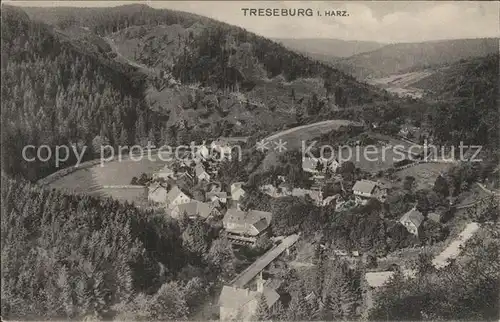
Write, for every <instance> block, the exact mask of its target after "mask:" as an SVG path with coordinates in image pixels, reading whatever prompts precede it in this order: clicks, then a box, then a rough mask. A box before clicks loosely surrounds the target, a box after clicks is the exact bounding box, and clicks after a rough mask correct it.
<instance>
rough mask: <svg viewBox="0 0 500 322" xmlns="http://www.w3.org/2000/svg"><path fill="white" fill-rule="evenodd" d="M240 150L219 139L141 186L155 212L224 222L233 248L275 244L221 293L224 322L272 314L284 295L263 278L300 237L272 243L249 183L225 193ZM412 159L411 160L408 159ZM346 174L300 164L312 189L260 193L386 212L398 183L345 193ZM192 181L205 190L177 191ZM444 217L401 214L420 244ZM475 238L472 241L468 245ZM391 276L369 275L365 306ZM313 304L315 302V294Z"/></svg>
mask: <svg viewBox="0 0 500 322" xmlns="http://www.w3.org/2000/svg"><path fill="white" fill-rule="evenodd" d="M408 133H409V132H408V129H407V128H403V129H402V130H401V131H400V135H401V136H402V137H404V138H405V141H406V143H410V142H411V141H408V140H407V139H406V137H407V136H408ZM239 143H242V144H244V143H246V139H245V138H219V139H217V140H215V141H214V142H212V143H211V144H210V145H200V146H198V147H197V149H196V153H195V154H192V155H190V156H189V155H187V154H186V156H187V158H185V159H181V160H175V161H173V162H171V163H170V164H167V165H165V166H164V167H163V168H162V169H160V170H159V171H158V172H155V173H153V174H150V175H145V176H144V177H148V179H147V180H146V182H145V183H143V184H145V185H146V187H147V199H148V203H149V206H150V207H154V208H156V209H161V210H162V211H164V212H165V214H167V215H168V216H170V217H172V218H175V219H178V220H182V218H191V219H193V218H198V219H202V220H204V221H214V220H215V221H221V222H222V226H223V236H225V238H227V239H228V240H229V241H230V242H231V243H232V244H233V247H236V248H237V247H250V248H252V247H254V246H255V245H256V244H257V243H258V242H259V240H260V239H262V238H270V239H271V240H272V241H273V244H272V246H271V248H270V249H269V250H267V252H266V253H264V254H263V255H262V256H261V257H259V258H257V259H256V260H255V261H254V262H253V263H252V264H251V265H250V266H248V267H247V268H246V269H245V270H243V271H242V272H240V273H239V275H238V276H237V277H236V278H235V279H234V280H233V281H232V282H231V283H230V284H229V285H225V286H224V287H223V288H222V290H221V294H220V298H219V301H218V304H219V305H220V309H219V316H220V318H221V319H222V320H227V319H234V318H236V317H237V318H238V319H243V320H248V319H251V318H252V316H253V314H254V313H255V310H256V308H257V302H258V299H259V297H260V296H261V295H263V296H264V297H265V299H266V301H267V305H268V307H272V306H273V305H274V303H276V302H277V301H278V299H279V298H280V295H279V294H278V293H277V290H276V289H277V286H278V285H279V283H278V284H276V283H277V280H276V279H273V278H268V280H264V279H263V273H266V272H267V269H268V268H269V267H270V263H271V262H273V261H275V260H276V259H277V258H279V257H280V256H281V255H282V254H283V253H286V254H288V255H289V254H290V251H291V250H294V251H295V252H296V251H297V249H296V248H294V247H295V246H294V245H295V244H296V243H297V241H298V240H299V239H300V234H292V235H289V236H274V235H273V232H272V229H271V225H272V220H273V213H272V212H268V211H260V210H257V209H248V208H247V209H244V208H243V207H242V206H241V200H242V199H243V198H244V197H245V194H246V193H247V192H246V191H245V190H246V183H245V182H231V184H230V185H229V186H227V187H224V186H223V185H222V184H221V183H220V182H218V181H217V177H218V172H219V171H220V169H219V167H220V166H221V164H223V163H221V162H220V161H221V160H230V159H231V157H232V154H231V153H232V148H233V146H234V145H236V144H239ZM416 146H417V147H418V149H417V150H418V151H419V152H418V153H415V149H413V150H411V149H408V150H404V149H403V152H406V153H408V155H409V157H408V159H410V156H411V160H415V158H420V159H419V160H421V159H423V157H424V156H423V154H422V152H421V151H423V149H422V147H421V146H420V145H418V144H416ZM410 150H411V151H410ZM214 151H215V153H214ZM410 153H413V154H412V155H410ZM412 163H413V164H419V162H418V161H417V162H408V163H402V164H403V166H401V168H402V169H404V168H407V167H408V164H410V165H411V164H412ZM341 166H342V164H341V163H340V162H339V161H338V160H337V159H333V160H331V159H325V158H314V157H308V158H302V164H301V168H302V171H303V172H305V173H307V174H308V176H310V178H311V179H312V181H313V183H312V184H311V186H310V187H309V188H303V187H293V186H290V185H289V184H287V182H286V178H285V176H283V175H279V176H278V177H277V180H275V181H274V182H273V183H268V184H263V185H261V186H260V187H259V190H260V192H261V193H263V194H265V195H267V196H269V197H270V198H273V199H276V198H283V197H287V196H288V197H290V196H291V197H298V198H306V199H307V200H309V201H310V202H311V203H312V204H314V205H316V206H317V207H329V206H332V205H334V209H335V211H339V212H343V211H344V212H346V211H350V210H352V209H355V208H357V207H363V206H366V205H367V204H368V203H369V202H370V201H371V200H376V201H378V202H379V203H381V204H384V203H385V202H386V200H387V197H388V193H389V191H391V189H393V183H392V182H391V181H390V180H388V179H386V178H384V177H380V176H376V175H372V176H371V177H369V178H363V179H359V180H356V181H355V182H354V184H353V185H352V187H350V188H348V189H345V187H344V180H343V178H342V175H341V174H339V169H340V167H341ZM186 180H187V181H188V182H191V183H193V185H196V186H197V187H202V189H199V190H198V191H196V192H195V193H193V192H192V191H189V189H184V188H183V187H182V184H178V182H179V181H186ZM133 181H135V183H136V182H137V179H136V178H135V179H134V180H133ZM327 184H337V185H338V186H339V187H340V191H338V193H335V194H330V195H328V196H326V197H324V196H323V191H324V187H325V185H327ZM448 202H449V203H450V204H451V203H452V198H449V201H448ZM442 215H443V211H441V212H431V213H427V214H425V215H424V214H423V213H422V211H420V210H418V209H417V208H416V204H415V205H414V206H413V207H411V209H410V210H408V211H406V212H405V213H403V214H402V215H401V217H400V218H399V219H397V222H399V223H400V224H401V225H402V226H403V227H404V228H405V229H406V230H407V232H408V233H409V234H411V235H413V236H415V238H418V236H419V232H421V230H422V227H421V226H422V223H423V222H424V221H426V220H431V221H434V222H436V223H439V222H440V220H441V216H442ZM468 228H470V229H471V231H472V232H474V231H475V230H477V227H476V226H473V227H468ZM468 228H466V230H467V229H468ZM471 235H472V234H471V233H468V235H467V236H468V237H467V238H469V237H470V236H471ZM465 240H466V239H465ZM465 240H462V242H464V241H465ZM320 246H321V247H323V248H326V247H327V246H325V245H320ZM454 247H455V248H456V249H455V250H454V251H448V253H450V254H452V255H449V256H448V255H446V256H448V257H452V256H457V252H458V250H457V249H458V247H457V246H456V245H455V246H454ZM332 251H333V253H334V254H335V255H336V256H340V257H343V258H346V259H348V260H350V261H351V262H354V263H355V262H363V263H366V262H367V260H369V258H370V257H367V254H363V253H362V252H360V251H359V250H355V249H354V250H352V249H351V250H347V249H332ZM443 256H445V255H443ZM446 256H445V257H446ZM448 257H446V258H445V259H442V258H441V260H440V262H439V265H442V266H443V265H445V264H443V263H445V262H446V260H447V259H448ZM294 263H295V264H297V263H298V262H297V261H294ZM305 265H306V266H307V265H311V264H310V263H307V264H305ZM404 273H405V274H406V275H407V276H410V277H411V276H414V275H415V271H414V270H412V269H405V270H404ZM393 274H394V271H393V270H392V269H388V270H386V271H380V269H378V270H375V271H373V272H370V271H368V272H366V275H365V280H366V283H367V285H368V291H367V292H366V293H365V298H366V299H365V300H366V301H368V302H370V301H371V296H372V295H371V292H372V290H374V289H376V288H377V287H380V286H381V285H383V284H384V283H385V282H386V281H387V280H388V279H389V278H390V277H391V276H392V275H393ZM266 275H269V274H266ZM250 281H255V283H249V282H250ZM273 285H274V286H273ZM310 296H315V294H314V292H312V293H311V294H310Z"/></svg>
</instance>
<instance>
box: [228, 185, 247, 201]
mask: <svg viewBox="0 0 500 322" xmlns="http://www.w3.org/2000/svg"><path fill="white" fill-rule="evenodd" d="M242 187H243V182H235V183H233V184H232V185H231V199H233V200H234V201H239V200H240V199H241V197H243V196H244V195H245V190H243V188H242Z"/></svg>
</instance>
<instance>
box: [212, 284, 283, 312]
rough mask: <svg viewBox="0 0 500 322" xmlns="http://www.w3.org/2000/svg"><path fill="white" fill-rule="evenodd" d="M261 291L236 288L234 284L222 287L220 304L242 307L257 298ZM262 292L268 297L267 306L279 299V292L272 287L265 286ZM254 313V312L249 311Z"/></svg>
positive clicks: (232, 307) (236, 307)
mask: <svg viewBox="0 0 500 322" xmlns="http://www.w3.org/2000/svg"><path fill="white" fill-rule="evenodd" d="M259 294H260V293H259V292H256V291H251V290H248V289H243V288H236V287H233V286H224V287H222V292H221V293H220V297H219V305H220V306H221V307H224V308H230V309H234V310H237V309H240V308H242V307H243V306H245V305H246V304H248V303H249V302H251V301H253V300H257V296H258V295H259ZM262 294H263V295H264V298H265V299H266V302H267V306H268V307H271V306H273V305H274V303H276V301H277V300H278V299H279V297H280V296H279V294H278V293H276V291H275V290H273V289H272V288H268V287H264V289H263V292H262ZM248 313H253V312H248Z"/></svg>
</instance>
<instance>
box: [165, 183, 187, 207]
mask: <svg viewBox="0 0 500 322" xmlns="http://www.w3.org/2000/svg"><path fill="white" fill-rule="evenodd" d="M166 200H167V205H168V207H169V208H170V209H173V208H174V207H175V206H177V205H181V204H184V203H188V202H190V201H191V198H189V197H188V195H186V194H185V193H184V192H182V190H181V189H179V187H177V186H173V187H172V189H170V191H169V192H168V193H167V197H166Z"/></svg>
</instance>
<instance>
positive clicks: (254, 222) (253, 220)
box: [222, 208, 272, 245]
mask: <svg viewBox="0 0 500 322" xmlns="http://www.w3.org/2000/svg"><path fill="white" fill-rule="evenodd" d="M271 219H272V214H271V213H270V212H266V211H258V210H250V211H241V210H239V209H234V208H231V209H228V210H227V212H226V214H225V215H224V218H223V220H222V224H223V226H224V229H225V230H226V232H227V233H228V238H229V240H231V241H232V242H233V243H238V244H250V245H253V244H255V242H256V241H257V237H259V236H261V235H263V234H264V233H265V232H266V231H267V228H269V225H270V224H271Z"/></svg>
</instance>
